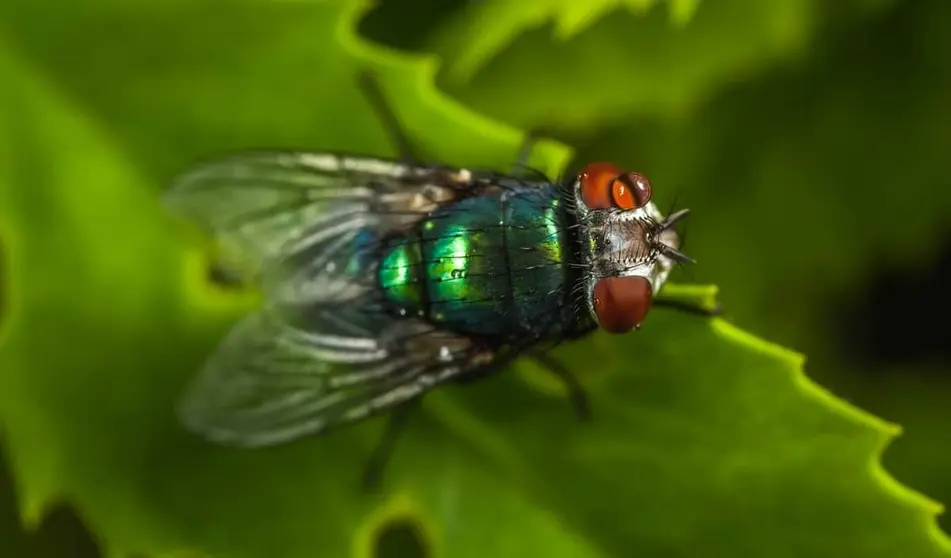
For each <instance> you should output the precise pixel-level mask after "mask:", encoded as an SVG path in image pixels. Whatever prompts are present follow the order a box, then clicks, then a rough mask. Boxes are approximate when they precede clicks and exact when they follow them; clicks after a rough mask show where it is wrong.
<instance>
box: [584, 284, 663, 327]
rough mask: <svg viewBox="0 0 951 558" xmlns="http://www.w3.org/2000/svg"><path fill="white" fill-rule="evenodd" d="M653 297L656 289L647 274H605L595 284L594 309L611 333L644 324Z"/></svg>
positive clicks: (603, 325) (599, 320)
mask: <svg viewBox="0 0 951 558" xmlns="http://www.w3.org/2000/svg"><path fill="white" fill-rule="evenodd" d="M652 300H653V289H652V288H651V284H650V281H648V280H647V279H646V278H644V277H604V278H602V279H600V280H599V281H598V283H597V284H596V285H595V286H594V312H595V314H597V316H598V322H600V324H601V327H602V328H604V329H605V331H608V332H610V333H626V332H628V331H630V330H632V329H635V328H638V327H641V323H642V322H643V321H644V318H645V317H646V316H647V311H648V310H650V307H651V302H652Z"/></svg>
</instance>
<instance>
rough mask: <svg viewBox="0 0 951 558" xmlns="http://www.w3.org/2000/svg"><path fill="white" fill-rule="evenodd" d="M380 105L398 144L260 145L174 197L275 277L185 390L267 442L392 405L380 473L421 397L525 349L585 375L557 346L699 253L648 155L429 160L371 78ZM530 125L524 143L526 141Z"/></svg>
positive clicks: (182, 186) (578, 400)
mask: <svg viewBox="0 0 951 558" xmlns="http://www.w3.org/2000/svg"><path fill="white" fill-rule="evenodd" d="M361 83H362V84H363V85H364V86H365V91H366V92H367V94H368V96H369V99H370V101H371V104H372V105H373V106H374V108H375V110H376V111H377V112H378V113H379V115H380V117H381V121H382V122H383V123H384V124H385V125H386V127H387V129H388V131H389V132H390V133H391V135H392V136H393V140H394V142H395V143H396V145H397V146H398V147H399V149H400V151H401V153H402V154H403V159H402V160H387V159H383V158H377V157H362V156H350V155H340V154H332V153H315V152H292V151H272V152H249V153H241V154H236V155H231V156H226V157H223V158H221V159H217V160H213V161H209V162H207V163H204V164H201V165H198V166H196V167H195V168H193V169H191V170H190V171H188V172H186V173H184V174H183V175H181V176H180V177H178V179H177V180H176V181H175V182H174V183H173V184H172V185H171V187H170V188H169V189H168V191H167V192H166V194H165V202H166V206H167V208H169V210H170V211H172V212H173V213H175V214H177V215H180V216H183V217H185V218H187V219H189V220H192V221H194V222H196V223H197V224H199V225H200V226H202V227H203V228H204V229H205V230H206V232H208V233H209V234H210V235H211V236H213V237H214V238H215V239H216V240H217V241H218V243H219V245H220V247H221V249H222V250H224V252H223V253H224V254H225V255H226V259H227V260H228V261H229V262H240V263H241V264H242V265H243V266H244V267H245V269H248V270H250V271H251V273H252V278H253V280H254V281H255V282H256V283H257V284H258V285H260V287H261V290H262V291H263V294H264V302H263V305H262V306H261V308H259V309H258V310H257V311H255V312H253V313H251V314H250V315H248V316H246V317H245V318H244V319H243V320H242V321H240V322H239V323H238V324H237V325H235V326H234V327H233V329H232V330H231V331H230V332H229V333H228V334H227V336H226V337H225V338H224V340H223V341H222V342H221V343H220V345H219V346H218V348H217V350H216V351H215V352H214V353H213V354H212V355H211V356H210V358H209V359H208V360H207V361H206V363H205V364H204V367H203V369H202V370H201V371H200V372H199V373H198V375H197V376H196V378H195V379H194V381H193V383H192V384H191V385H190V387H189V388H188V390H187V391H186V393H185V395H184V397H183V399H182V402H181V404H180V406H179V416H180V418H181V420H182V422H183V423H184V425H185V426H186V427H187V428H188V429H189V430H191V431H192V432H194V433H197V434H199V435H201V436H202V437H204V438H206V439H208V440H211V441H213V442H217V443H221V444H228V445H235V446H243V447H262V446H271V445H275V444H280V443H286V442H290V441H293V440H296V439H299V438H302V437H305V436H311V435H317V434H319V433H322V432H326V431H327V430H329V429H331V428H334V427H338V426H341V425H345V424H350V423H354V422H357V421H360V420H362V419H364V418H366V417H369V416H372V415H375V414H377V413H380V412H383V411H390V410H392V411H394V412H393V413H391V416H390V417H391V420H390V421H389V423H388V424H389V426H388V428H387V430H386V432H385V434H384V437H383V439H382V441H381V443H380V444H379V445H378V447H377V448H376V450H375V451H374V454H373V456H371V459H370V461H369V465H368V467H367V469H366V471H365V474H364V483H365V486H368V487H372V486H374V485H376V483H377V482H378V480H379V476H380V473H381V472H382V469H383V466H384V464H385V462H386V460H387V459H388V456H389V455H390V453H391V452H392V449H393V444H394V441H395V439H396V433H397V432H398V430H399V428H400V427H401V426H402V425H403V424H404V423H405V419H406V416H407V414H408V409H410V408H411V407H412V405H409V403H414V402H418V401H419V400H420V397H421V396H422V395H423V394H425V393H427V392H428V391H430V390H432V389H433V388H435V387H437V386H440V385H443V384H446V383H449V382H459V381H470V380H473V379H478V378H483V377H485V376H488V375H491V374H492V373H494V372H496V371H498V370H500V369H502V368H504V367H506V366H507V365H509V364H510V363H512V362H513V361H514V360H516V359H517V358H519V357H523V356H526V357H531V358H534V359H536V360H537V361H538V362H539V363H541V364H542V365H543V366H544V367H546V368H547V369H549V370H551V371H552V372H553V373H554V374H556V375H557V376H558V377H559V378H561V379H562V380H563V381H564V382H565V384H566V386H567V387H568V389H569V393H570V394H571V400H572V404H573V406H574V408H575V412H576V413H577V414H578V415H579V417H581V418H585V417H587V416H588V414H589V410H588V409H589V406H588V403H587V398H586V396H585V393H584V391H583V390H582V388H581V386H580V385H579V384H578V382H577V381H576V380H575V379H574V377H573V376H572V375H571V374H570V373H569V372H568V370H566V369H565V368H564V367H563V366H562V365H561V364H560V363H559V362H557V361H556V360H554V359H553V358H552V357H551V356H549V355H547V354H546V353H545V351H546V350H547V349H549V348H551V347H552V346H553V345H556V344H558V343H561V342H563V341H568V340H573V339H579V338H581V337H584V336H586V335H588V334H590V333H591V332H593V331H595V330H596V329H598V328H601V329H604V330H607V331H609V332H612V333H624V332H628V331H631V330H633V329H637V328H639V327H640V326H641V324H642V322H643V321H644V319H645V318H646V316H647V313H648V311H649V309H650V308H651V307H652V306H660V305H668V306H676V307H678V308H680V309H682V310H688V311H692V312H696V313H701V314H709V312H706V311H704V310H702V309H699V308H694V307H692V306H683V305H677V304H676V303H671V302H669V301H664V300H661V299H655V295H656V294H657V293H658V292H659V291H660V290H661V288H662V287H663V285H664V283H665V282H666V281H667V277H668V275H669V274H670V272H671V270H672V269H673V268H674V267H675V266H676V265H677V264H681V263H688V262H692V261H693V260H691V259H690V258H689V257H687V256H686V255H684V254H683V253H682V252H681V251H680V239H679V236H678V234H677V232H676V231H675V230H674V225H675V224H676V223H677V222H678V221H679V220H680V219H682V218H683V217H685V216H686V215H687V210H686V209H683V210H680V211H677V212H674V213H672V214H670V215H666V216H665V215H662V214H661V212H660V211H659V210H658V209H657V207H656V205H655V204H654V203H653V202H652V201H651V197H652V186H651V184H650V182H649V181H648V180H647V178H646V177H644V176H643V175H641V174H638V173H629V172H625V171H623V170H622V169H620V168H619V167H617V166H615V165H613V164H610V163H592V164H589V165H587V166H586V167H584V169H583V170H582V171H581V172H580V173H578V174H577V175H576V176H574V177H572V178H571V179H570V180H568V181H567V182H566V183H564V184H555V183H553V182H552V181H550V180H548V179H547V178H545V177H543V176H541V174H540V173H538V175H537V176H533V177H531V178H530V179H527V178H525V177H520V176H516V175H515V174H514V173H513V174H504V173H498V172H490V171H477V170H469V169H462V168H454V167H448V166H440V165H425V164H421V163H419V162H416V160H415V159H414V158H413V157H412V152H413V150H412V147H411V145H410V143H409V142H408V140H407V139H406V138H405V136H404V135H403V134H402V133H400V129H399V127H398V125H397V121H396V119H395V117H394V115H393V113H392V112H391V111H390V110H389V108H388V106H387V105H386V104H385V103H384V102H383V97H382V95H381V92H380V91H379V89H378V88H377V87H376V86H375V83H374V82H373V81H372V80H371V79H369V78H368V77H366V76H364V79H363V80H362V81H361ZM531 143H532V142H531V140H529V141H528V142H526V146H525V148H523V149H522V155H521V156H520V159H522V160H524V159H527V155H528V154H529V153H530V150H531Z"/></svg>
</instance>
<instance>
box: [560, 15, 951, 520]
mask: <svg viewBox="0 0 951 558" xmlns="http://www.w3.org/2000/svg"><path fill="white" fill-rule="evenodd" d="M949 17H951V6H949V5H948V4H947V3H946V2H943V1H941V0H936V1H922V2H904V3H901V4H899V5H897V6H895V7H894V8H893V9H891V10H888V11H886V12H884V13H882V14H880V15H879V16H878V17H876V18H873V19H871V20H868V21H855V22H854V23H853V24H852V25H851V26H849V27H846V28H839V29H835V30H827V31H826V32H824V33H823V34H821V35H819V36H817V37H816V39H815V41H814V42H813V44H812V45H811V47H810V48H809V50H808V52H807V53H805V54H804V55H803V56H802V57H801V59H800V61H799V63H798V64H797V65H796V66H794V67H786V68H776V69H775V70H773V71H771V72H767V73H764V74H763V75H761V76H760V77H759V78H757V79H755V80H748V81H746V82H743V83H734V84H732V85H729V86H727V87H724V88H722V90H721V91H720V92H719V93H718V94H717V95H716V96H714V97H713V98H712V99H711V100H710V101H709V102H707V103H705V104H704V105H703V106H701V107H699V108H698V110H697V111H696V113H695V114H693V115H692V116H691V117H690V118H687V119H685V120H683V121H681V122H676V123H671V122H669V121H668V120H667V119H665V118H663V117H654V118H646V117H645V118H637V119H631V120H624V121H623V122H618V123H617V125H615V126H613V127H609V128H606V129H601V130H586V131H584V132H581V133H579V134H576V135H565V136H563V137H562V138H561V139H563V140H565V141H567V142H568V143H576V144H578V145H582V142H584V148H583V149H580V150H579V153H578V156H577V158H576V160H577V162H578V163H581V162H584V161H588V160H592V159H597V160H605V159H606V160H615V161H617V162H618V163H619V164H622V165H628V166H630V167H631V168H634V169H637V170H640V171H642V172H645V173H646V174H647V176H649V177H650V178H651V180H652V181H653V183H654V186H655V191H656V192H657V193H658V197H659V199H660V203H661V204H666V203H670V202H671V201H672V200H673V199H674V198H677V200H678V203H679V204H680V205H681V206H687V207H690V208H691V209H692V210H693V213H692V215H691V217H690V219H691V222H690V224H689V227H688V235H687V237H688V239H687V248H686V250H687V252H688V253H689V254H690V255H691V256H693V257H694V258H696V259H697V260H698V262H699V263H698V265H696V266H694V267H693V268H692V269H691V272H692V273H693V274H694V275H695V276H696V278H697V279H698V280H703V281H710V282H716V283H717V284H718V285H719V286H720V288H721V292H722V295H723V304H724V308H725V309H726V311H727V314H728V315H729V316H730V317H731V318H732V319H733V320H734V321H735V322H736V323H737V324H740V325H742V326H744V327H750V328H754V329H755V330H756V331H757V332H759V333H761V334H763V335H765V336H767V337H768V338H770V339H774V340H778V341H781V342H783V343H784V344H785V345H787V346H791V347H795V348H796V349H798V350H802V351H804V352H805V353H807V354H808V355H809V357H810V358H809V367H808V371H809V373H810V376H812V377H813V378H815V379H816V380H817V381H819V382H820V383H821V384H823V385H824V386H827V387H828V388H829V389H831V390H832V391H833V392H835V393H837V394H841V395H843V396H846V397H848V398H849V400H850V401H852V402H853V403H855V404H857V405H860V406H861V407H863V408H866V409H868V410H870V411H873V412H875V414H877V415H879V416H883V417H886V418H887V419H888V420H891V421H895V422H899V423H900V424H902V425H903V427H904V428H905V431H906V436H903V437H902V439H901V441H900V442H899V443H898V444H897V447H895V448H893V449H890V450H889V452H888V454H886V465H888V466H889V470H891V471H892V472H893V473H895V474H896V475H897V476H898V477H899V478H901V479H902V480H904V481H905V482H908V483H910V484H912V485H913V486H915V487H916V488H919V489H921V490H925V491H926V492H927V493H928V494H929V495H931V496H933V497H935V498H937V499H939V500H941V501H944V502H948V501H951V477H949V476H948V475H947V474H945V473H941V474H939V473H938V472H939V471H941V472H944V471H949V470H951V452H949V451H947V450H946V449H944V448H946V447H947V444H946V436H945V435H944V434H943V433H940V430H941V429H942V428H945V426H946V425H947V424H951V406H948V405H947V404H941V402H942V401H944V402H946V401H948V400H949V398H951V377H949V376H948V374H947V369H948V367H947V364H944V365H943V366H942V365H939V364H926V365H924V366H923V368H925V369H926V371H927V369H929V368H930V369H935V368H943V370H944V372H943V373H938V372H937V371H934V373H931V374H928V382H927V384H925V382H924V380H922V379H921V377H920V375H921V372H918V373H915V372H914V371H913V369H914V368H916V367H915V366H913V365H911V364H910V363H909V365H906V366H892V367H888V366H884V365H881V364H878V363H875V362H855V361H854V354H850V353H849V352H847V349H848V344H847V342H846V340H844V339H843V337H844V336H845V335H846V334H847V333H848V334H850V336H851V337H855V332H853V331H850V329H849V322H848V321H847V320H845V319H843V315H844V314H848V312H849V311H850V310H851V309H852V308H853V307H854V306H855V305H856V304H860V303H864V304H871V305H882V306H890V305H892V304H894V305H896V306H899V307H909V305H911V306H910V308H909V311H908V314H907V315H908V316H909V318H911V319H916V320H918V321H925V322H928V323H929V324H930V323H934V322H933V321H932V320H928V316H934V318H933V319H935V320H943V319H945V316H944V311H943V310H942V309H941V307H940V306H938V305H935V304H929V303H928V302H919V303H915V302H912V301H911V300H910V299H909V297H907V296H906V294H905V293H904V292H903V291H901V290H898V289H893V290H892V291H891V292H889V293H888V294H887V297H888V299H886V300H882V299H881V298H880V297H881V296H883V295H882V293H879V294H877V295H874V296H873V294H872V293H869V292H867V291H866V289H865V284H866V283H867V282H868V281H869V280H870V274H871V273H873V272H874V271H875V270H876V268H878V267H884V266H888V267H890V268H892V269H896V270H906V272H907V273H916V272H917V273H920V274H921V275H922V276H926V275H927V274H928V273H929V271H930V270H929V267H931V266H930V265H929V264H927V263H926V262H929V261H930V260H932V259H934V258H935V257H936V252H937V251H938V250H940V249H941V245H940V244H939V243H941V242H942V241H945V242H946V239H947V233H948V229H947V226H946V224H947V216H948V215H949V214H951V190H949V189H948V188H947V187H946V185H947V182H948V180H947V177H948V176H951V159H949V158H948V157H947V153H946V147H945V146H946V145H948V143H949V142H951V134H949V133H948V131H949V130H951V113H949V112H948V111H947V110H946V108H945V105H946V99H947V98H948V97H949V95H951V40H949V37H948V36H947V35H946V34H943V33H939V32H938V28H939V27H940V26H941V25H942V23H941V22H944V21H947V19H948V18H949ZM886 77H887V78H886ZM618 138H624V140H625V141H624V142H623V143H619V142H618ZM917 300H919V301H920V300H921V297H918V298H917ZM913 326H914V324H908V323H904V322H902V321H894V322H893V323H882V324H878V325H877V326H876V327H878V328H880V329H883V330H885V331H888V330H892V331H894V332H896V336H897V333H898V332H900V331H903V330H905V329H907V328H909V327H913ZM917 327H920V328H933V327H935V326H933V325H920V324H919V325H918V326H917ZM895 342H897V340H896V341H895ZM890 375H894V378H893V379H890V380H887V381H886V380H885V379H883V378H884V377H887V376H890ZM929 394H930V396H929ZM906 452H907V455H905V453H906ZM943 519H945V521H946V522H945V526H946V529H947V527H948V526H951V523H947V515H945V516H944V517H943Z"/></svg>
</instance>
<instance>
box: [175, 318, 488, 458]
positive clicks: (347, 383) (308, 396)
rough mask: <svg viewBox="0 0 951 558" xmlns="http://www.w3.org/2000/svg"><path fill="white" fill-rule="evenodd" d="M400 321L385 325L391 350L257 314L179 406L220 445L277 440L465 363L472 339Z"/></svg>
mask: <svg viewBox="0 0 951 558" xmlns="http://www.w3.org/2000/svg"><path fill="white" fill-rule="evenodd" d="M391 325H393V324H391ZM399 329H400V330H401V331H400V332H399V333H397V332H396V330H392V331H390V332H388V334H390V335H392V338H391V339H390V341H391V343H390V344H389V345H390V347H399V348H400V349H399V350H397V351H395V352H394V351H392V350H391V349H388V348H387V345H388V344H387V343H386V342H382V343H381V342H379V341H377V340H374V339H369V338H364V339H359V340H357V339H354V338H344V337H337V336H334V335H332V334H327V333H326V332H317V331H306V330H302V329H298V328H295V327H292V326H290V325H288V324H287V323H285V322H284V321H283V320H282V319H279V318H275V317H274V316H273V315H271V314H269V313H267V312H266V311H259V312H256V313H254V314H251V315H250V316H248V317H246V318H245V319H244V320H243V321H242V322H240V323H239V324H238V325H237V326H235V328H234V329H233V330H232V331H231V332H230V334H229V335H228V336H227V337H226V338H225V340H224V342H223V343H222V344H221V346H220V347H219V348H218V350H217V351H216V352H215V353H214V354H213V355H212V357H211V358H210V359H209V360H208V362H207V363H206V365H205V367H204V369H203V370H202V371H201V373H200V374H199V375H198V377H197V378H196V381H195V382H194V383H193V384H192V385H191V387H190V389H189V390H188V392H187V394H186V396H185V397H184V398H183V400H182V403H181V405H180V407H179V413H180V417H181V419H182V422H183V423H184V424H185V425H186V426H187V427H188V428H189V429H191V430H192V431H194V432H197V433H199V434H201V435H203V436H205V437H206V438H208V439H210V440H212V441H215V442H218V443H224V444H232V445H239V446H245V447H258V446H267V445H273V444H279V443H284V442H289V441H293V440H295V439H298V438H300V437H303V436H307V435H312V434H317V433H319V432H321V431H323V430H325V429H327V428H329V427H332V426H336V425H339V424H344V423H348V422H352V421H355V420H359V419H361V418H364V417H367V416H369V415H371V414H374V413H377V412H380V411H384V410H386V409H389V408H392V407H393V406H395V405H398V404H400V403H403V402H405V401H407V400H409V399H411V398H413V397H416V396H418V395H420V394H421V393H423V392H424V391H426V390H427V389H429V388H431V387H433V386H435V385H438V384H440V383H442V382H445V381H447V380H450V379H452V378H454V377H457V376H458V375H459V374H461V373H462V372H464V371H465V370H466V367H467V363H468V362H470V357H471V356H472V355H473V353H472V347H471V346H469V345H468V344H467V343H466V342H464V341H462V340H458V339H452V338H449V337H446V338H444V339H439V337H440V335H439V334H438V333H436V332H429V331H428V330H427V329H426V326H423V325H422V324H413V325H410V326H408V325H407V324H401V326H400V328H399ZM414 337H415V340H416V341H421V340H425V342H424V343H423V346H421V347H416V348H417V349H418V350H411V348H412V346H413V343H412V341H413V340H414ZM437 345H440V347H441V346H446V347H448V349H446V350H441V348H437ZM440 352H441V353H443V358H442V359H440V358H439V353H440Z"/></svg>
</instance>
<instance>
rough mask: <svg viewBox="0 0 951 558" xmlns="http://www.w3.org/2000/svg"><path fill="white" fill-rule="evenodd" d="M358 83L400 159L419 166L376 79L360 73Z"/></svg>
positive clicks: (370, 75)
mask: <svg viewBox="0 0 951 558" xmlns="http://www.w3.org/2000/svg"><path fill="white" fill-rule="evenodd" d="M358 83H359V85H360V89H361V90H362V91H363V94H364V96H365V97H366V98H367V102H369V103H370V107H372V108H373V112H375V113H376V116H377V118H379V120H380V125H381V126H382V127H383V130H384V132H386V135H388V136H389V137H390V141H392V142H393V145H394V146H395V147H396V150H397V152H398V153H399V156H400V159H402V160H403V161H405V162H407V163H412V164H420V160H419V158H418V157H417V154H418V152H417V151H416V148H415V146H414V145H413V142H412V141H410V139H409V136H408V135H407V134H406V131H405V128H403V126H402V125H401V124H400V121H399V118H397V117H396V111H394V110H393V105H392V104H390V103H389V102H387V100H386V95H384V94H383V89H382V88H381V87H380V83H379V82H378V81H377V80H376V77H374V76H373V74H371V73H370V72H361V73H360V75H359V76H358Z"/></svg>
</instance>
